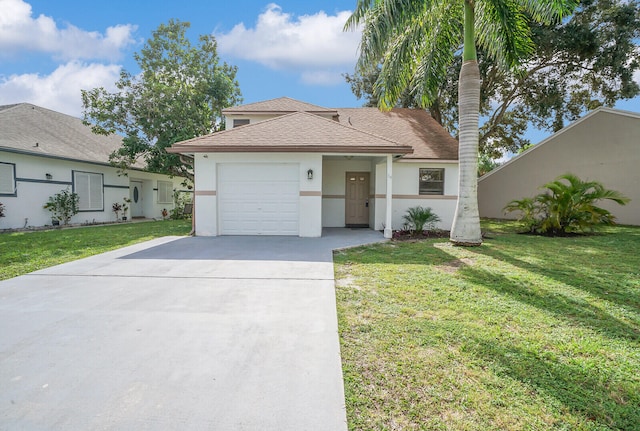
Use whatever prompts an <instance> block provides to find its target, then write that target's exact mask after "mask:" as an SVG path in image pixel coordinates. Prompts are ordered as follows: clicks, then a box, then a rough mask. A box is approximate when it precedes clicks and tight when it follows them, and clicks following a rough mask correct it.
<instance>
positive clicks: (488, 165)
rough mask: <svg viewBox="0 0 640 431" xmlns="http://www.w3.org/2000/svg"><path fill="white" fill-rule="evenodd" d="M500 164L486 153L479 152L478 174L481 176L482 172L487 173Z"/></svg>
mask: <svg viewBox="0 0 640 431" xmlns="http://www.w3.org/2000/svg"><path fill="white" fill-rule="evenodd" d="M500 165H501V163H499V162H497V161H495V160H494V159H492V158H491V157H489V156H487V155H486V154H482V153H480V156H479V157H478V176H479V177H481V176H483V175H484V174H488V173H489V172H491V171H492V170H494V169H495V168H497V167H498V166H500Z"/></svg>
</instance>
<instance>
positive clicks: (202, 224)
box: [195, 153, 322, 237]
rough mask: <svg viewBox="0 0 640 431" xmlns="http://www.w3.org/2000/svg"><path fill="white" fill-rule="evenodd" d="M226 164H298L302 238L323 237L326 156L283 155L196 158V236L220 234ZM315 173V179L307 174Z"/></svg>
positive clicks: (246, 154)
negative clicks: (221, 185)
mask: <svg viewBox="0 0 640 431" xmlns="http://www.w3.org/2000/svg"><path fill="white" fill-rule="evenodd" d="M223 163H295V164H297V165H298V166H299V173H300V177H299V184H300V201H299V214H300V224H299V236H301V237H319V236H321V235H322V210H321V208H322V195H321V193H322V155H321V154H282V153H203V154H196V155H195V172H196V180H195V194H196V205H195V214H196V221H195V224H196V235H199V236H216V235H219V234H220V226H219V223H218V217H219V208H218V205H217V200H218V196H217V192H218V167H219V165H220V164H223ZM309 169H312V170H313V179H311V180H309V179H308V178H307V171H308V170H309Z"/></svg>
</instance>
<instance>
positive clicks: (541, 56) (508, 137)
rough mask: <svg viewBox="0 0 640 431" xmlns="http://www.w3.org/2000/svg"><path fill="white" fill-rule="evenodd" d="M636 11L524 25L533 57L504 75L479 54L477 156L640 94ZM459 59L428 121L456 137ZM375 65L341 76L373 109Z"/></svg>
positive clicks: (622, 6)
mask: <svg viewBox="0 0 640 431" xmlns="http://www.w3.org/2000/svg"><path fill="white" fill-rule="evenodd" d="M639 37H640V8H639V7H638V2H637V1H636V0H632V1H625V0H582V1H581V2H580V5H579V7H578V8H577V9H576V10H575V12H574V13H573V15H572V16H571V17H570V18H569V19H566V20H564V21H562V22H559V23H555V24H551V25H544V24H538V23H535V22H531V39H532V41H533V44H534V45H535V49H534V51H533V53H532V55H531V56H530V57H529V58H527V59H525V60H523V61H522V62H521V64H520V65H519V66H518V67H517V68H514V69H505V68H503V67H501V66H500V64H498V63H497V62H496V60H495V59H494V58H493V57H491V56H488V55H486V51H485V50H484V49H483V47H482V46H480V47H479V49H478V59H479V67H480V73H481V77H482V87H481V101H480V115H481V122H482V126H481V128H480V137H479V145H480V150H481V152H482V153H483V154H486V155H488V156H490V157H499V156H500V155H501V154H502V153H503V152H504V151H510V152H517V151H518V149H520V148H522V147H526V146H527V145H528V144H530V142H529V141H527V140H526V139H525V138H524V136H523V135H524V133H525V131H526V129H527V127H528V125H529V124H532V125H533V126H535V127H537V128H540V129H543V130H548V131H551V132H555V131H557V130H559V129H561V128H562V127H563V126H564V125H565V124H566V123H567V122H571V121H574V120H576V119H577V118H578V117H580V116H581V115H582V114H584V112H585V111H588V110H591V109H595V108H597V107H599V106H613V105H614V104H615V103H616V102H617V101H618V100H621V99H629V98H632V97H635V96H637V95H638V94H640V88H639V86H638V83H637V82H636V81H635V80H634V77H633V75H634V73H636V72H637V71H638V70H639V69H640V49H638V45H637V40H638V38H639ZM461 55H462V53H461V52H458V53H457V54H456V55H455V57H454V61H453V63H451V64H450V65H449V67H448V68H447V69H446V73H444V74H443V75H442V78H441V80H440V82H439V85H438V87H437V90H436V91H435V92H434V93H435V94H434V95H433V97H432V98H431V104H430V105H429V108H428V109H429V111H430V112H431V115H432V116H433V117H434V118H435V119H436V120H437V121H438V122H440V124H442V125H443V126H444V127H445V128H447V129H448V130H449V131H450V132H451V133H452V134H454V135H456V134H457V129H458V111H457V110H458V105H457V84H458V75H459V72H460V67H461V64H462V57H461ZM379 74H380V66H378V65H376V66H374V67H370V68H368V69H359V70H357V71H356V72H355V73H354V74H353V75H348V74H347V75H345V78H346V81H347V82H348V83H349V84H351V88H352V91H353V93H354V94H355V95H356V96H357V97H358V98H364V99H365V104H366V105H367V106H377V105H378V103H379V95H378V93H376V91H374V84H375V82H376V80H377V79H378V76H379ZM421 91H422V90H421V89H420V88H418V87H415V88H407V89H405V91H404V92H403V93H402V94H401V96H400V97H399V98H398V100H397V104H398V105H399V106H404V107H417V106H421V104H422V100H421V97H422V94H421Z"/></svg>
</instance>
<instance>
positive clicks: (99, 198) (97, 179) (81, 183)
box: [73, 171, 104, 211]
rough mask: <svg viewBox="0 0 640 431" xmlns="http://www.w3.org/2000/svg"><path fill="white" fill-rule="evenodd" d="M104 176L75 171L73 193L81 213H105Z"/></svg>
mask: <svg viewBox="0 0 640 431" xmlns="http://www.w3.org/2000/svg"><path fill="white" fill-rule="evenodd" d="M103 184H104V182H103V175H102V174H95V173H92V172H81V171H73V191H74V192H75V193H77V194H78V209H79V210H80V211H104V188H103Z"/></svg>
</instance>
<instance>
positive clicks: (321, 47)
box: [215, 3, 360, 85]
mask: <svg viewBox="0 0 640 431" xmlns="http://www.w3.org/2000/svg"><path fill="white" fill-rule="evenodd" d="M350 15H351V12H350V11H342V12H337V13H336V14H335V15H327V14H326V13H325V12H323V11H320V12H318V13H316V14H314V15H301V16H298V17H294V16H293V15H291V14H288V13H284V12H283V11H282V8H281V7H280V6H278V5H276V4H274V3H271V4H269V5H268V6H267V8H266V10H265V11H264V12H263V13H262V14H260V15H259V17H258V21H257V23H256V25H255V28H247V27H245V25H244V23H240V24H237V25H236V26H235V27H233V29H232V30H231V31H229V32H228V33H220V34H215V37H216V39H217V41H218V48H219V51H220V53H221V54H224V55H227V56H231V57H235V58H240V59H244V60H250V61H255V62H257V63H260V64H262V65H264V66H267V67H269V68H271V69H276V70H290V71H291V70H293V71H296V72H299V73H300V74H301V77H302V80H303V82H307V83H315V84H317V83H320V84H324V85H327V84H329V83H337V82H341V81H342V78H341V77H340V72H338V71H337V70H338V69H340V70H342V71H345V72H351V71H352V70H353V67H354V65H355V62H356V60H357V55H358V44H359V42H360V32H359V31H348V32H344V31H343V30H342V29H343V27H344V24H345V22H346V21H347V18H348V17H349V16H350Z"/></svg>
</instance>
